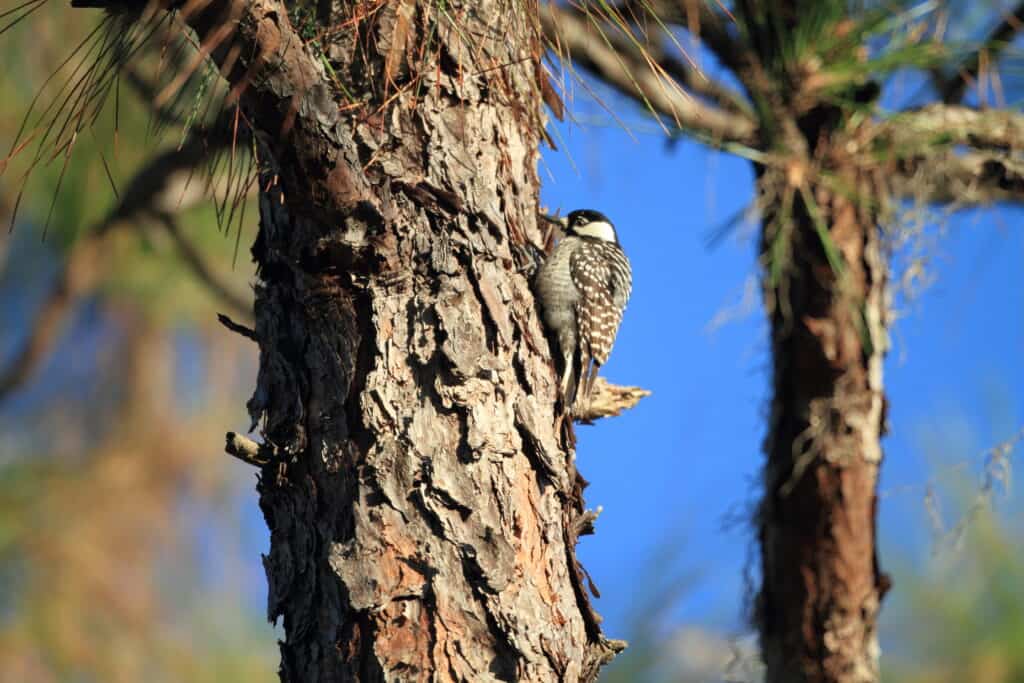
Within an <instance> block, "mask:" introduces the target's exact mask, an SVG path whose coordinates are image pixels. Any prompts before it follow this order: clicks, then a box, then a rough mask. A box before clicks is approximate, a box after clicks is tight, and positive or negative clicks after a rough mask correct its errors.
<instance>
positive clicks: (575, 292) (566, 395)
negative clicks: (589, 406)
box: [535, 209, 633, 412]
mask: <svg viewBox="0 0 1024 683" xmlns="http://www.w3.org/2000/svg"><path fill="white" fill-rule="evenodd" d="M549 220H552V221H553V222H556V223H558V224H559V225H560V226H561V228H562V231H563V232H564V234H565V236H564V237H563V238H562V239H561V240H559V241H558V243H557V244H556V245H555V248H554V249H553V250H552V252H551V254H550V255H549V256H548V257H547V258H546V259H544V262H543V263H542V264H541V266H540V269H539V270H538V272H537V275H536V279H535V283H536V285H535V289H536V295H537V298H538V300H539V303H540V306H541V314H542V315H541V317H542V319H543V321H544V324H545V326H546V327H547V328H548V330H549V332H550V334H551V336H552V337H553V338H554V342H555V344H557V347H558V355H557V356H556V358H557V360H558V361H559V364H560V366H561V368H560V371H561V377H560V381H559V385H558V387H559V395H560V398H561V400H562V405H563V406H564V407H565V408H566V410H567V411H569V412H573V411H574V410H576V411H578V410H579V409H580V408H581V407H583V406H585V404H586V402H589V400H590V395H591V391H592V390H593V385H594V379H595V378H596V376H597V371H598V369H599V368H600V367H601V366H602V365H604V364H605V363H606V362H607V361H608V356H609V355H610V354H611V352H612V347H613V346H614V344H615V337H616V335H617V334H618V331H619V324H620V323H621V322H622V314H623V313H624V312H625V310H626V303H627V302H628V301H629V295H630V293H631V290H632V286H633V273H632V269H631V267H630V264H629V259H628V258H627V257H626V254H625V252H624V251H623V250H622V246H621V245H620V244H619V237H618V233H617V232H616V231H615V226H614V225H613V224H612V222H611V220H609V219H608V217H607V216H605V215H604V214H603V213H601V212H599V211H594V210H593V209H578V210H576V211H572V212H571V213H569V215H567V216H564V217H560V218H551V219H549Z"/></svg>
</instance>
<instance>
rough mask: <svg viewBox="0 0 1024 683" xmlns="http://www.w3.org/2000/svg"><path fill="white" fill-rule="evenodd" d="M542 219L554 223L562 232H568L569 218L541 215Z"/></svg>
mask: <svg viewBox="0 0 1024 683" xmlns="http://www.w3.org/2000/svg"><path fill="white" fill-rule="evenodd" d="M541 217H543V218H544V220H546V221H547V222H549V223H554V224H555V225H557V226H558V227H560V228H561V229H562V230H566V229H567V228H568V227H569V218H568V217H567V216H549V215H547V214H541Z"/></svg>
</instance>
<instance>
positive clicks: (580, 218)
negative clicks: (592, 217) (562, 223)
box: [576, 216, 587, 225]
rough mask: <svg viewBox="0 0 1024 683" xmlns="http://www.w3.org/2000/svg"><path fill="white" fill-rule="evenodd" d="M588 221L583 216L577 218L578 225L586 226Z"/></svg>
mask: <svg viewBox="0 0 1024 683" xmlns="http://www.w3.org/2000/svg"><path fill="white" fill-rule="evenodd" d="M586 224H587V219H586V218H585V217H583V216H576V225H586Z"/></svg>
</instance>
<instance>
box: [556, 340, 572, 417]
mask: <svg viewBox="0 0 1024 683" xmlns="http://www.w3.org/2000/svg"><path fill="white" fill-rule="evenodd" d="M572 361H573V358H572V353H571V352H570V353H566V354H565V355H564V358H563V361H562V362H563V364H564V366H565V369H564V370H563V371H562V381H561V383H560V384H559V392H560V393H561V395H562V402H563V403H564V404H565V405H567V406H568V405H571V403H572V399H573V397H572V396H570V395H569V392H570V389H571V386H570V385H571V383H572V369H573V368H572Z"/></svg>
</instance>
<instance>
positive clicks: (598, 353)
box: [569, 240, 632, 365]
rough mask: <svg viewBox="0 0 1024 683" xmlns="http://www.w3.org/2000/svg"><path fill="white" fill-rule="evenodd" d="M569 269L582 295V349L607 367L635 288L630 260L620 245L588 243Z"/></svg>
mask: <svg viewBox="0 0 1024 683" xmlns="http://www.w3.org/2000/svg"><path fill="white" fill-rule="evenodd" d="M569 270H570V274H571V276H572V281H573V284H574V285H575V286H576V289H577V291H578V292H579V300H578V301H577V302H576V319H577V321H578V325H579V336H580V346H581V347H582V350H583V351H584V352H586V353H587V355H589V356H590V357H592V358H593V359H594V361H595V362H596V363H597V364H598V365H604V363H605V362H606V361H607V360H608V356H609V355H610V354H611V351H612V346H613V345H614V344H615V335H616V333H617V332H618V330H619V324H620V323H621V322H622V313H623V310H624V309H625V306H626V301H627V300H628V299H629V293H630V289H631V287H632V273H631V271H630V267H629V261H628V260H627V259H626V255H625V254H624V253H623V252H622V249H621V248H620V247H619V246H618V245H617V244H613V243H609V242H600V241H596V240H585V241H584V242H583V243H582V244H580V245H579V246H578V247H577V248H576V249H575V250H574V251H573V253H572V258H571V259H570V262H569Z"/></svg>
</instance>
